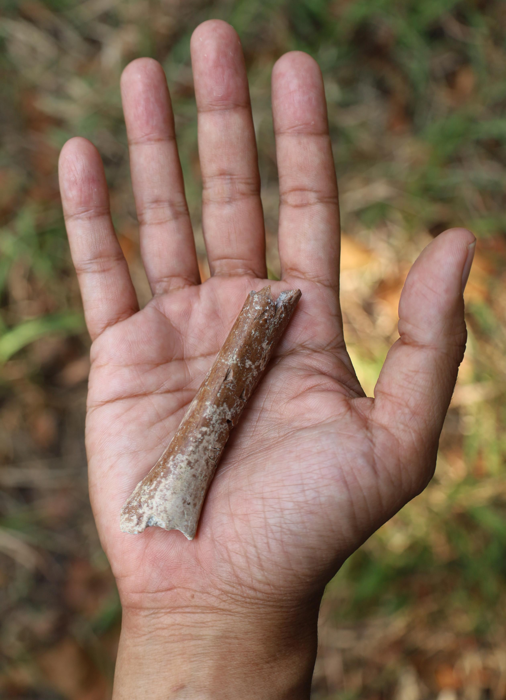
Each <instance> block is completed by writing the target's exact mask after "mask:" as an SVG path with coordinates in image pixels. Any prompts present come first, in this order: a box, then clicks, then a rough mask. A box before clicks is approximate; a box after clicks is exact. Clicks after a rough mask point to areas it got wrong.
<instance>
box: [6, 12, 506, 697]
mask: <svg viewBox="0 0 506 700" xmlns="http://www.w3.org/2000/svg"><path fill="white" fill-rule="evenodd" d="M209 17H221V18H223V19H226V20H227V21H229V22H231V23H232V24H233V26H234V27H235V28H236V29H237V31H238V32H239V34H240V36H241V39H242V41H243V45H244V49H245V54H246V61H247V65H248V71H249V75H250V80H251V94H252V101H253V109H254V120H255V128H256V132H257V136H258V142H259V159H260V169H261V174H262V192H263V201H264V208H265V217H266V227H267V236H268V249H269V267H270V270H271V271H272V275H276V273H277V271H278V270H279V266H278V260H277V253H276V233H275V232H276V225H277V197H278V189H277V179H276V178H277V175H276V163H275V156H274V139H273V133H272V118H271V113H270V95H269V88H270V85H269V83H270V72H271V69H272V65H273V63H274V61H275V60H276V59H277V58H278V57H279V56H280V55H281V54H282V53H284V52H285V51H287V50H291V49H302V50H305V51H308V52H309V53H311V54H312V55H313V56H314V57H315V58H316V59H317V60H318V62H319V64H320V66H321V68H322V70H323V74H324V78H325V86H326V92H327V97H328V104H329V119H330V124H331V131H332V138H333V144H334V154H335V161H336V168H337V173H338V177H339V182H340V189H341V201H342V227H343V246H342V251H343V255H342V257H343V274H342V303H343V311H344V319H345V335H346V339H347V341H348V344H349V347H350V352H351V355H352V358H353V361H354V363H355V366H356V369H357V373H358V376H359V378H360V379H361V381H362V382H363V385H364V388H365V389H366V391H367V393H368V394H369V395H372V393H373V390H374V383H375V380H376V379H377V376H378V373H379V369H380V367H381V364H382V362H383V360H384V357H385V355H386V352H387V350H388V348H389V347H390V345H391V344H392V342H393V341H394V340H395V338H396V337H397V336H396V333H397V330H396V324H397V304H398V299H399V295H400V291H401V289H402V285H403V282H404V279H405V277H406V274H407V271H408V270H409V267H410V265H411V263H412V262H413V260H414V259H415V258H416V256H417V254H418V253H419V252H420V251H421V250H422V248H423V247H424V246H425V245H426V244H427V243H429V242H430V240H431V239H432V238H433V237H434V236H437V235H438V234H439V233H440V232H441V231H443V230H444V229H445V228H447V227H451V226H461V225H463V226H466V227H468V228H470V229H471V230H473V232H474V233H475V234H476V235H477V237H478V247H477V253H476V259H475V265H474V268H473V271H472V274H471V278H470V282H469V285H468V288H467V290H466V302H467V318H468V327H469V342H468V350H467V353H466V357H465V360H464V363H463V365H462V368H461V372H460V377H459V382H458V386H457V389H456V392H455V395H454V398H453V401H452V404H451V407H450V411H449V414H448V418H447V421H446V425H445V429H444V433H443V437H442V440H441V446H440V453H439V460H438V468H437V471H436V475H435V477H434V479H433V481H432V482H431V484H430V486H429V487H428V488H427V490H426V491H425V493H424V494H423V495H421V496H420V497H418V498H417V499H415V501H413V502H412V503H411V504H409V505H408V506H407V507H406V508H404V509H403V511H402V512H401V513H400V514H399V515H397V516H396V517H395V518H394V519H393V520H392V521H390V522H389V523H388V524H387V525H385V526H384V527H383V528H381V530H380V531H379V532H378V533H377V534H376V535H375V536H374V537H372V538H371V539H370V540H369V541H368V542H367V543H366V544H365V545H364V546H363V547H362V548H361V549H360V550H359V551H358V552H357V553H356V554H355V555H354V556H352V557H351V559H350V560H349V561H348V562H347V563H346V564H345V566H344V567H343V569H342V571H341V572H340V573H339V574H338V576H337V577H336V578H335V579H334V580H333V581H332V582H331V584H330V585H329V587H328V590H327V593H326V596H325V599H324V604H323V608H322V615H321V630H320V650H319V656H318V660H317V665H316V671H315V676H314V686H313V698H314V700H355V699H357V700H358V698H360V699H361V700H383V699H384V700H386V699H387V698H388V699H389V700H390V699H391V698H394V700H432V699H434V700H460V699H462V700H486V699H490V700H505V699H506V623H505V619H504V614H501V611H502V613H504V611H505V610H506V478H505V476H506V475H505V467H504V464H505V454H506V432H505V426H506V401H505V390H506V352H505V350H506V198H505V184H506V120H505V118H504V109H505V106H506V73H505V70H504V68H505V66H506V41H505V39H506V29H505V27H506V3H504V1H503V0H495V1H494V0H291V1H290V2H288V0H218V2H214V3H212V4H211V3H209V2H204V1H203V0H201V1H199V0H181V2H179V1H178V0H84V1H83V2H75V0H23V1H22V2H21V1H18V0H3V2H2V16H1V17H0V91H1V95H2V97H1V100H0V136H1V141H2V146H1V150H0V461H1V464H0V589H1V590H0V619H1V628H0V697H1V698H6V699H8V700H10V699H11V698H23V699H26V700H29V699H37V700H63V699H69V700H105V699H106V698H108V697H109V696H110V687H111V679H112V674H113V668H114V658H115V652H116V646H117V638H118V631H119V625H120V617H121V611H120V606H119V602H118V597H117V593H116V590H115V585H114V581H113V579H112V576H111V573H110V570H109V567H108V563H107V560H106V558H105V556H104V554H103V552H102V550H101V548H100V545H99V542H98V538H97V535H96V531H95V526H94V523H93V519H92V514H91V510H90V506H89V502H88V495H87V486H86V458H85V453H84V446H83V421H84V407H85V396H86V380H87V373H88V368H89V360H88V349H89V340H88V337H87V334H86V331H85V328H84V324H83V318H82V310H81V302H80V297H79V292H78V289H77V284H76V280H75V277H74V274H73V271H72V266H71V263H70V258H69V253H68V248H67V243H66V237H65V232H64V225H63V221H62V214H61V208H60V201H59V193H58V184H57V170H56V163H57V157H58V152H59V149H60V148H61V146H62V145H63V143H64V142H65V140H66V139H67V138H69V137H70V136H73V135H81V136H86V137H88V138H90V139H91V140H92V141H93V142H94V143H95V144H96V146H97V147H98V148H99V150H100V152H101V154H102V156H103V158H104V162H105V166H106V172H107V178H108V181H109V184H110V187H111V202H112V208H113V212H114V220H115V224H116V227H117V232H118V236H119V239H120V242H121V246H122V248H123V250H124V252H125V255H126V257H127V259H128V262H129V265H130V268H131V271H132V275H133V278H134V280H135V284H136V287H137V289H138V292H139V296H140V298H141V300H142V301H143V303H145V302H146V301H147V299H148V298H149V292H148V288H147V283H146V280H145V277H144V273H143V270H142V266H141V263H140V255H139V240H138V232H137V224H136V217H135V211H134V206H133V200H132V192H131V187H130V182H129V167H128V155H127V148H126V137H125V129H124V124H123V120H122V113H121V105H120V96H119V76H120V73H121V70H122V68H123V67H124V66H125V65H126V63H127V62H128V61H129V60H131V59H133V58H135V57H137V56H140V55H149V56H153V57H154V58H156V59H158V60H159V61H161V63H162V64H163V66H164V68H165V70H166V73H167V77H168V80H169V86H170V90H171V93H172V99H173V103H174V111H175V114H176V126H177V134H178V141H179V146H180V152H181V157H182V163H183V170H184V173H185V176H186V182H187V194H188V199H189V205H190V210H191V215H192V219H193V222H194V226H195V231H196V233H197V238H198V251H199V255H200V261H201V268H202V272H203V274H204V275H205V274H207V272H206V271H207V264H206V261H205V251H204V249H203V243H202V235H201V214H200V175H199V165H198V152H197V140H196V109H195V104H194V95H193V85H192V74H191V67H190V61H189V38H190V35H191V32H192V30H193V29H194V27H195V26H196V25H197V24H198V22H199V21H201V20H203V19H206V18H209Z"/></svg>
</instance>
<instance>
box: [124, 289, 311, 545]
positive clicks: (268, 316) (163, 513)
mask: <svg viewBox="0 0 506 700" xmlns="http://www.w3.org/2000/svg"><path fill="white" fill-rule="evenodd" d="M300 297H301V292H300V291H299V290H298V289H297V290H290V291H286V292H281V294H280V295H279V297H278V298H277V300H276V301H274V300H273V299H272V296H271V289H270V287H264V288H263V289H262V290H260V291H259V292H250V294H249V295H248V297H247V299H246V301H245V303H244V306H243V308H242V311H241V313H240V314H239V316H238V317H237V320H236V322H235V323H234V326H233V328H232V330H231V331H230V333H229V335H228V337H227V339H226V341H225V343H224V344H223V347H222V348H221V350H220V352H219V353H218V355H217V356H216V359H215V361H214V363H213V365H212V367H211V369H210V370H209V372H208V374H207V376H206V378H205V379H204V381H203V383H202V384H201V386H200V388H199V390H198V392H197V394H196V395H195V398H194V399H193V401H192V402H191V404H190V406H189V407H188V411H187V412H186V415H185V417H184V418H183V420H182V422H181V424H180V426H179V428H178V429H177V432H176V434H175V435H174V437H173V438H172V441H171V443H170V445H169V446H168V447H167V449H166V450H165V452H164V453H163V455H162V456H161V457H160V459H159V460H158V462H157V463H156V464H155V466H154V467H153V468H152V469H151V471H150V472H149V474H148V475H147V476H146V477H145V478H144V479H143V480H142V481H141V482H140V483H139V484H138V485H137V487H136V488H135V490H134V492H133V493H132V495H131V496H130V498H129V499H128V501H127V502H126V503H125V505H124V506H123V509H122V511H121V519H120V527H121V530H122V531H123V532H127V533H131V534H137V533H139V532H143V530H145V529H146V528H147V527H149V526H152V525H157V526H158V527H161V528H164V529H165V530H180V531H181V532H182V533H183V534H184V535H185V536H186V537H187V538H188V539H189V540H192V539H193V538H194V537H195V533H196V532H197V526H198V521H199V517H200V511H201V510H202V505H203V503H204V499H205V496H206V493H207V490H208V488H209V486H210V484H211V481H212V479H213V476H214V474H215V471H216V467H217V466H218V462H219V461H220V457H221V455H222V452H223V449H224V447H225V444H226V442H227V440H228V438H229V435H230V431H231V429H232V428H233V426H234V425H236V423H237V422H238V420H239V418H240V416H241V413H242V411H243V408H244V406H245V404H246V402H247V400H248V399H249V397H250V396H251V394H252V393H253V391H254V389H255V387H256V385H257V384H258V381H259V380H260V377H261V376H262V372H263V371H264V369H265V368H266V366H267V363H268V362H269V360H270V358H271V356H272V353H273V351H274V349H275V347H276V344H277V342H278V340H279V339H280V338H281V335H282V334H283V331H284V330H285V328H286V326H287V325H288V322H289V320H290V318H291V316H292V314H293V312H294V310H295V307H296V306H297V303H298V301H299V299H300Z"/></svg>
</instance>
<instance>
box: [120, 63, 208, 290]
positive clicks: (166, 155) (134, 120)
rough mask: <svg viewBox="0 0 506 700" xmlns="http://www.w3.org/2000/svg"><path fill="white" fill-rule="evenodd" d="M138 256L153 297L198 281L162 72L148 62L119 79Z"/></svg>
mask: <svg viewBox="0 0 506 700" xmlns="http://www.w3.org/2000/svg"><path fill="white" fill-rule="evenodd" d="M121 95H122V100H123V110H124V113H125V122H126V127H127V134H128V143H129V151H130V168H131V172H132V184H133V190H134V197H135V205H136V208H137V218H138V220H139V226H140V239H141V253H142V258H143V262H144V267H145V269H146V274H147V277H148V280H149V283H150V285H151V290H152V292H153V294H155V295H156V294H163V293H165V292H168V291H169V290H171V289H175V288H178V287H183V286H187V285H191V284H198V282H199V281H200V275H199V269H198V263H197V255H196V252H195V242H194V239H193V232H192V225H191V221H190V215H189V212H188V206H187V203H186V196H185V191H184V182H183V174H182V171H181V164H180V162H179V155H178V150H177V144H176V136H175V129H174V116H173V113H172V106H171V101H170V96H169V91H168V88H167V81H166V79H165V74H164V72H163V68H162V67H161V65H160V64H159V63H157V62H156V61H154V60H153V59H150V58H139V59H137V60H136V61H133V62H132V63H130V64H129V65H128V66H127V67H126V68H125V70H124V71H123V75H122V76H121Z"/></svg>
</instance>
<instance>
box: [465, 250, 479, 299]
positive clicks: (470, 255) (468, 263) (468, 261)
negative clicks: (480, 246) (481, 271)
mask: <svg viewBox="0 0 506 700" xmlns="http://www.w3.org/2000/svg"><path fill="white" fill-rule="evenodd" d="M475 250H476V241H473V242H472V243H471V244H470V245H468V246H467V258H466V262H465V265H464V269H463V270H462V293H464V289H465V288H466V284H467V280H468V279H469V273H470V272H471V265H472V264H473V259H474V251H475Z"/></svg>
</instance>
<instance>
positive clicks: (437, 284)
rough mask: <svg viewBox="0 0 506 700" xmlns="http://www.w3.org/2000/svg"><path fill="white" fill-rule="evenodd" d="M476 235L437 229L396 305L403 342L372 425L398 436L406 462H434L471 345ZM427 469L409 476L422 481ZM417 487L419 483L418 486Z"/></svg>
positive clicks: (384, 378) (378, 392) (387, 371)
mask: <svg viewBox="0 0 506 700" xmlns="http://www.w3.org/2000/svg"><path fill="white" fill-rule="evenodd" d="M475 246H476V240H475V238H474V236H473V234H472V233H470V231H467V230H466V229H451V230H449V231H446V232H445V233H442V234H441V235H439V236H438V237H437V238H436V239H435V240H434V241H432V243H431V244H430V245H429V246H428V247H427V248H426V249H425V250H424V251H423V252H422V254H421V255H420V257H419V258H418V260H417V261H416V262H415V264H414V265H413V267H412V269H411V271H410V273H409V275H408V278H407V280H406V284H405V285H404V289H403V292H402V295H401V300H400V304H399V335H400V338H399V340H398V341H397V342H396V343H395V344H394V346H393V347H392V348H391V350H390V352H389V353H388V356H387V359H386V361H385V364H384V366H383V369H382V371H381V374H380V377H379V380H378V383H377V385H376V389H375V401H374V409H373V412H372V418H373V425H374V424H379V425H381V426H382V427H386V428H387V429H388V432H389V434H391V435H392V434H393V435H394V436H395V438H396V442H397V444H398V445H399V449H400V452H401V453H402V454H400V455H399V457H400V460H401V463H405V464H411V465H413V464H414V463H415V462H416V458H417V455H421V457H422V462H423V463H424V464H428V465H430V466H431V467H433V465H434V462H435V455H436V451H437V445H438V440H439V434H440V432H441V428H442V425H443V421H444V418H445V415H446V412H447V410H448V406H449V404H450V400H451V396H452V393H453V390H454V387H455V382H456V379H457V373H458V368H459V365H460V363H461V361H462V358H463V355H464V350H465V344H466V337H467V334H466V323H465V318H464V300H463V289H464V287H465V284H466V282H467V277H468V276H469V272H470V269H471V264H472V261H473V256H474V250H475ZM430 475H431V474H430V473H429V474H426V473H423V469H422V470H421V471H420V472H417V473H413V474H411V475H408V476H409V478H410V480H414V482H415V485H418V487H420V486H424V485H425V484H426V481H427V477H430ZM415 490H417V488H416V487H415Z"/></svg>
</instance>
